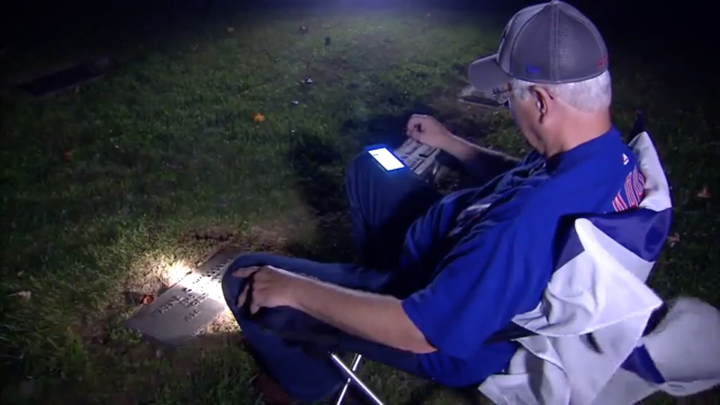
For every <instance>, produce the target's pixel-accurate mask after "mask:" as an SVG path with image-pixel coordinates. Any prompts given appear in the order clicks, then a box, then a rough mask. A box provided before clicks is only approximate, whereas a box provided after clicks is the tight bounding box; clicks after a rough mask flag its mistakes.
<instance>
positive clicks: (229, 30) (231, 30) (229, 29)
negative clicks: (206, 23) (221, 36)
mask: <svg viewBox="0 0 720 405" xmlns="http://www.w3.org/2000/svg"><path fill="white" fill-rule="evenodd" d="M227 30H228V32H235V28H233V27H228V29H227Z"/></svg>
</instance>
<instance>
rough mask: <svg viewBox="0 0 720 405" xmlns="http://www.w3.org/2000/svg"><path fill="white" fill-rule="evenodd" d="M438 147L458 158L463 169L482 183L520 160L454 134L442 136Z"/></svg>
mask: <svg viewBox="0 0 720 405" xmlns="http://www.w3.org/2000/svg"><path fill="white" fill-rule="evenodd" d="M440 149H442V150H444V151H445V152H447V153H449V154H450V155H452V156H454V157H455V158H456V159H458V160H459V161H460V163H461V164H462V165H463V168H464V169H465V171H467V172H468V173H469V174H470V175H471V176H473V177H475V178H477V179H478V180H480V181H481V182H482V183H485V182H487V181H490V180H491V179H492V178H494V177H496V176H498V175H500V174H501V173H504V172H506V171H508V170H510V169H512V168H513V167H515V166H517V164H518V163H519V162H520V160H519V159H516V158H514V157H512V156H509V155H506V154H504V153H501V152H497V151H494V150H491V149H487V148H483V147H482V146H479V145H476V144H474V143H471V142H468V141H466V140H464V139H462V138H460V137H458V136H456V135H450V136H449V137H446V138H444V139H443V142H442V145H441V146H440Z"/></svg>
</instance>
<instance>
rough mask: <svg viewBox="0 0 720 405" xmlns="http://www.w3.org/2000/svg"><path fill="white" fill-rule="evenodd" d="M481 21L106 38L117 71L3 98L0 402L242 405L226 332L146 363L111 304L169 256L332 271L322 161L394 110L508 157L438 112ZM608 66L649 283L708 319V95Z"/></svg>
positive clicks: (395, 381)
mask: <svg viewBox="0 0 720 405" xmlns="http://www.w3.org/2000/svg"><path fill="white" fill-rule="evenodd" d="M300 25H305V26H307V27H309V32H308V33H307V34H306V35H302V34H300V33H299V32H298V27H299V26H300ZM228 27H233V28H234V29H233V30H232V32H229V30H228V29H227V28H228ZM501 29H502V25H498V24H497V23H496V22H493V21H490V20H488V21H484V20H482V19H479V18H477V17H473V16H468V15H464V14H460V13H444V12H432V14H430V15H427V14H426V12H425V11H422V12H419V11H417V12H415V11H414V12H401V13H393V12H380V11H367V12H363V13H359V14H358V13H356V14H349V13H324V14H318V13H316V14H295V13H289V14H287V13H286V14H270V13H268V14H266V15H264V16H262V18H257V17H256V16H249V15H247V14H242V13H237V14H228V15H224V16H223V19H222V20H221V22H220V21H214V22H197V23H194V24H192V25H190V26H189V28H187V29H186V30H184V31H183V32H182V33H179V34H174V36H172V37H170V36H168V37H167V38H164V39H163V40H160V39H158V40H153V41H150V40H147V41H142V40H140V41H136V42H133V43H132V44H130V45H128V44H122V46H118V47H117V49H115V51H116V55H117V57H118V59H119V61H120V64H121V67H120V69H119V71H118V72H117V73H115V74H113V75H111V76H109V77H107V78H105V79H103V80H101V81H97V82H94V83H92V84H89V85H87V86H81V87H80V88H79V89H78V91H76V92H71V93H69V94H67V95H63V96H60V97H56V98H54V99H51V100H46V101H42V102H39V101H33V100H29V99H26V98H24V97H23V96H22V95H21V94H16V93H13V92H4V93H3V94H2V105H1V108H2V110H1V111H0V114H1V115H0V117H1V119H0V123H1V124H0V125H1V127H0V129H1V130H2V148H0V160H1V161H2V163H3V165H2V171H0V180H1V181H0V187H2V200H1V201H2V202H1V203H0V204H1V205H0V207H1V208H2V223H3V227H2V229H3V230H2V232H3V234H2V235H3V244H2V258H3V260H2V262H1V264H0V277H2V280H3V282H2V287H1V288H2V293H3V298H2V299H0V306H1V309H2V311H1V312H2V323H1V324H0V340H2V342H3V344H2V345H3V349H4V350H3V354H2V360H3V366H4V371H6V372H7V373H8V375H10V376H11V377H10V379H7V380H6V381H5V382H6V383H7V384H6V387H7V388H6V389H4V390H3V397H2V399H3V403H24V402H28V403H30V402H32V403H70V402H72V401H75V402H78V403H106V404H114V403H123V404H124V403H157V404H164V403H183V402H184V403H190V402H191V403H218V404H224V403H235V404H245V403H246V404H252V403H254V401H255V400H256V398H255V397H254V396H253V394H252V393H251V392H250V390H249V388H248V379H249V378H250V376H251V374H252V367H253V366H252V364H251V362H250V361H249V359H248V357H247V355H246V354H245V353H244V352H243V351H241V350H240V349H239V348H238V345H237V333H236V330H234V329H233V326H232V322H224V323H223V322H222V320H221V321H218V322H217V323H215V324H214V325H213V326H211V328H210V329H209V332H208V333H205V334H203V335H201V336H200V337H198V339H196V341H194V342H193V343H191V344H190V345H189V346H188V347H185V348H183V349H181V350H178V351H168V350H165V349H163V348H159V347H155V346H153V345H151V344H149V343H147V342H144V341H143V340H142V339H141V338H140V337H139V336H137V335H136V334H134V333H131V332H128V331H127V330H125V329H124V328H123V326H122V321H123V320H124V319H126V318H127V316H129V315H130V314H131V313H132V312H133V311H134V310H135V309H136V308H137V306H136V304H134V303H132V302H129V301H128V300H127V297H126V296H127V294H126V293H127V292H128V291H132V292H139V293H153V292H155V291H156V290H157V289H158V288H160V287H162V285H167V284H171V283H172V282H173V281H176V275H174V274H172V271H171V270H172V269H173V268H175V267H176V266H175V265H176V264H178V263H185V264H193V263H196V262H197V261H199V260H201V259H202V258H203V257H204V255H206V254H207V253H208V252H209V251H211V250H212V249H213V248H216V247H218V246H221V245H223V244H226V243H235V244H241V245H243V246H246V247H247V248H248V249H251V250H274V251H277V252H281V253H287V254H297V255H304V256H309V257H312V258H316V259H321V260H349V259H352V252H351V251H350V249H349V243H348V236H349V235H347V233H346V232H345V231H346V217H345V211H344V208H345V206H344V200H343V195H342V186H341V184H342V183H341V182H342V177H343V170H344V167H345V165H346V164H347V162H348V161H349V160H350V159H351V158H352V157H353V156H354V155H355V154H356V153H357V152H358V151H359V150H360V148H361V147H362V145H365V144H368V143H370V142H379V141H382V142H388V143H397V142H400V141H401V140H402V135H401V134H400V131H399V130H400V128H402V125H403V124H404V121H405V119H406V118H407V116H408V115H409V114H410V113H411V112H419V111H425V112H429V113H432V114H434V115H435V116H437V117H438V118H439V119H441V120H442V121H443V122H445V123H446V124H447V125H448V126H449V127H450V128H451V129H452V130H453V131H455V132H456V133H458V134H460V135H463V136H466V137H468V138H470V139H475V140H477V141H478V142H481V143H482V144H484V145H491V146H493V147H496V148H501V149H503V150H506V151H509V152H511V153H514V154H520V153H523V152H526V150H525V145H524V144H523V143H522V142H521V140H520V137H519V135H518V133H517V131H516V130H515V129H514V127H513V125H512V122H511V120H510V117H509V116H508V115H507V114H506V113H504V112H499V113H488V112H486V111H482V110H475V109H472V108H469V107H467V106H465V105H462V104H459V103H457V102H456V101H455V96H456V94H457V93H458V92H459V90H460V89H461V88H462V86H463V85H464V83H465V82H464V80H465V79H464V74H465V67H466V66H467V64H468V63H469V62H470V61H471V60H473V59H474V58H475V57H477V56H478V55H481V54H486V53H489V52H491V51H492V50H493V49H494V47H495V46H496V44H497V38H498V36H499V33H500V31H501ZM326 36H329V37H331V38H332V44H331V45H330V46H327V47H326V46H325V45H324V44H323V42H324V38H325V37H326ZM615 52H616V54H617V56H616V58H615V59H614V60H613V62H612V63H613V67H614V68H613V69H614V70H613V75H614V79H615V91H616V103H615V114H616V122H617V124H618V126H620V127H621V128H629V126H630V122H631V118H632V115H633V110H634V108H635V107H636V106H642V107H643V108H645V110H646V111H648V112H649V115H650V122H651V125H650V129H651V132H652V133H653V135H654V137H655V141H656V143H657V145H658V148H659V150H660V153H661V157H662V159H663V162H664V164H665V167H666V169H667V173H668V176H669V179H670V181H671V184H672V185H673V199H674V204H675V221H674V225H673V228H674V229H673V232H677V233H678V234H679V235H680V241H679V242H678V243H677V244H676V245H675V246H674V247H668V249H667V250H666V253H665V255H664V257H663V258H662V260H661V262H660V263H659V264H658V266H657V270H656V271H655V274H654V276H653V278H652V280H651V283H652V286H653V287H654V288H656V289H657V290H658V291H659V292H660V293H661V295H662V296H664V297H673V296H677V295H679V294H689V295H694V296H698V297H700V298H702V299H705V300H707V301H709V302H711V303H712V304H715V305H718V304H720V296H719V295H718V293H717V291H718V288H720V276H718V272H717V268H716V264H717V263H718V251H717V249H715V248H714V247H713V243H712V242H711V241H714V240H717V239H718V237H719V236H720V227H719V226H718V225H720V222H719V221H720V219H718V218H720V217H718V216H717V213H718V209H717V204H716V203H715V202H714V200H713V199H712V198H711V199H700V198H698V197H697V196H696V194H697V192H698V191H699V190H700V189H701V188H702V187H703V186H704V185H711V186H712V185H717V184H720V171H718V169H717V166H715V167H713V163H714V162H713V160H714V159H716V157H715V156H717V154H718V152H720V143H718V142H717V140H716V139H715V137H714V136H715V133H716V131H717V130H718V129H720V125H719V124H718V119H717V116H716V115H713V114H712V112H713V111H714V110H715V108H716V107H718V106H717V101H716V100H711V101H710V102H707V101H706V100H705V98H704V97H703V96H701V94H702V93H699V90H698V88H700V87H693V85H690V84H688V85H686V86H684V87H683V88H680V89H677V88H674V91H675V93H674V94H673V98H672V99H669V98H668V97H667V94H668V92H667V88H668V87H669V85H668V84H666V81H665V76H663V74H664V72H654V71H652V70H651V68H652V64H651V63H650V62H648V60H647V58H646V57H645V56H644V55H642V54H641V55H634V54H631V53H626V52H625V50H624V49H623V48H622V47H617V49H616V50H615ZM13 63H15V65H13V66H16V67H23V66H33V65H34V64H36V63H37V61H36V60H34V59H33V58H30V57H28V58H24V59H23V58H19V59H18V60H16V61H15V62H13ZM18 69H19V68H18ZM306 77H311V78H312V79H313V81H314V82H313V83H312V84H309V85H303V84H300V81H302V80H303V79H305V78H306ZM700 85H702V84H700ZM292 101H298V102H299V104H298V105H293V104H292V103H291V102H292ZM713 102H714V103H715V104H712V103H713ZM257 112H260V113H262V114H264V115H265V116H266V118H267V120H266V121H265V122H264V123H261V124H256V123H254V122H253V121H252V119H251V118H252V116H253V114H255V113H257ZM710 191H711V193H712V192H713V191H717V190H713V189H711V190H710ZM20 291H29V292H30V293H31V296H30V298H29V299H23V298H21V297H19V296H17V295H14V294H15V293H17V292H20ZM225 320H226V321H227V319H225ZM213 332H214V333H213ZM363 374H364V375H366V376H367V377H368V380H369V383H370V384H371V385H372V386H373V387H377V388H378V391H379V393H380V394H381V395H382V396H383V397H385V398H387V401H388V403H391V404H400V403H408V402H410V401H413V400H414V401H423V402H424V403H432V404H450V403H459V402H462V400H461V397H459V396H458V395H459V394H458V393H456V392H452V391H449V390H444V389H436V387H433V386H430V385H427V384H425V383H424V382H422V381H418V380H415V379H412V378H409V377H407V376H405V375H403V374H400V373H397V372H392V371H390V370H387V369H386V368H384V367H382V366H378V365H374V364H373V365H367V366H366V367H365V368H364V369H363ZM656 399H657V401H658V402H662V401H664V400H665V399H664V398H662V397H659V398H656Z"/></svg>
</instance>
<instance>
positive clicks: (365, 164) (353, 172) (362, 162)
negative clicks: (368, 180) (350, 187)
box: [345, 152, 374, 183]
mask: <svg viewBox="0 0 720 405" xmlns="http://www.w3.org/2000/svg"><path fill="white" fill-rule="evenodd" d="M373 165H374V163H373V162H372V157H370V155H369V154H368V153H366V152H360V153H359V154H358V155H356V156H355V157H354V158H353V160H352V161H351V162H350V164H349V165H348V168H347V172H346V174H345V182H346V183H351V182H356V181H357V180H358V178H359V176H362V175H363V174H366V173H368V170H372V169H374V167H373Z"/></svg>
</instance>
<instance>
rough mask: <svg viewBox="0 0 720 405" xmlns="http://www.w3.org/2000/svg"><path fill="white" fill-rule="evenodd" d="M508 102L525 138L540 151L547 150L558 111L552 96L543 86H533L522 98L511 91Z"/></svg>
mask: <svg viewBox="0 0 720 405" xmlns="http://www.w3.org/2000/svg"><path fill="white" fill-rule="evenodd" d="M508 104H509V108H510V111H511V113H512V116H513V119H514V120H515V123H516V124H517V126H518V127H519V128H520V131H521V132H522V134H523V136H524V137H525V140H527V142H528V143H529V144H530V146H532V147H533V148H534V149H535V150H537V151H538V152H540V153H544V152H545V140H546V137H547V136H552V133H553V129H552V127H553V125H554V122H556V121H557V120H555V117H554V116H553V115H556V114H557V113H558V111H557V108H554V107H555V106H554V105H553V104H554V101H553V99H552V97H550V95H549V94H548V93H547V92H546V91H545V90H544V89H542V88H535V87H533V88H531V90H530V94H529V95H528V96H526V97H525V99H524V100H523V99H521V98H520V97H517V96H516V95H515V93H514V92H512V91H510V93H509V99H508Z"/></svg>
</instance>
